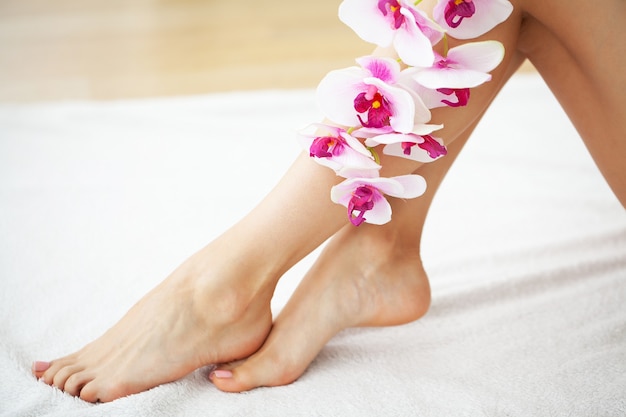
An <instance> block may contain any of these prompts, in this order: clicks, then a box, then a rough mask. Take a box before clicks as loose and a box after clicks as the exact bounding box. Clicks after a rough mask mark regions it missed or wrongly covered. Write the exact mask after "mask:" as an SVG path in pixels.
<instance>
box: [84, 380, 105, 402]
mask: <svg viewBox="0 0 626 417" xmlns="http://www.w3.org/2000/svg"><path fill="white" fill-rule="evenodd" d="M79 396H80V398H81V399H82V400H83V401H87V402H89V403H97V402H99V401H100V391H99V388H98V384H96V383H95V381H94V380H92V381H90V382H88V383H87V384H85V385H84V386H83V387H82V388H81V390H80V394H79Z"/></svg>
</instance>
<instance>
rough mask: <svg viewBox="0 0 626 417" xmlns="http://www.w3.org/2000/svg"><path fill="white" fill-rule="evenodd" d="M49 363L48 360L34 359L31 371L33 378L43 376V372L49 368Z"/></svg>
mask: <svg viewBox="0 0 626 417" xmlns="http://www.w3.org/2000/svg"><path fill="white" fill-rule="evenodd" d="M50 365H51V363H50V362H44V361H35V362H33V365H32V368H31V371H32V373H33V375H34V376H35V378H37V379H39V378H41V377H42V376H43V374H44V372H46V371H47V370H48V368H50Z"/></svg>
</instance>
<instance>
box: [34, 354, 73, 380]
mask: <svg viewBox="0 0 626 417" xmlns="http://www.w3.org/2000/svg"><path fill="white" fill-rule="evenodd" d="M73 363H74V361H73V360H72V359H70V358H63V359H56V360H54V361H52V362H50V366H49V367H48V369H46V370H45V371H43V373H40V376H39V378H40V379H41V380H42V381H44V382H45V383H46V384H48V385H52V384H53V382H54V378H55V376H56V374H57V373H58V372H59V371H60V370H61V369H63V368H66V367H67V366H70V365H72V364H73Z"/></svg>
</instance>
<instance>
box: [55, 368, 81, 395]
mask: <svg viewBox="0 0 626 417" xmlns="http://www.w3.org/2000/svg"><path fill="white" fill-rule="evenodd" d="M83 369H84V368H83V367H82V366H79V365H70V366H66V367H63V368H61V369H59V371H58V372H57V373H56V374H54V377H53V378H52V385H53V386H55V387H57V388H58V389H60V390H63V391H65V383H66V382H67V380H68V379H69V378H70V377H71V376H72V375H74V374H77V373H79V372H81V371H83Z"/></svg>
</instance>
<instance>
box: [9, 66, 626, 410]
mask: <svg viewBox="0 0 626 417" xmlns="http://www.w3.org/2000/svg"><path fill="white" fill-rule="evenodd" d="M319 118H320V116H319V114H318V112H317V111H316V109H315V106H314V103H313V92H312V91H308V90H306V91H260V92H234V93H226V94H214V95H208V96H200V97H180V98H167V99H165V98H164V99H150V100H129V101H119V102H99V103H95V102H68V103H54V102H53V103H42V104H27V105H8V104H5V105H2V106H0V286H1V287H0V288H1V292H0V294H1V295H0V297H1V298H0V320H1V321H0V345H1V348H2V349H1V352H0V372H1V374H0V416H2V417H26V416H58V417H71V416H81V417H83V416H86V417H95V416H107V417H110V416H119V417H126V416H128V417H131V416H132V417H140V416H150V417H157V416H191V417H195V416H246V417H252V416H283V415H284V416H357V415H358V416H436V417H442V416H455V417H459V416H535V415H536V416H623V415H625V414H626V308H624V306H625V303H626V213H625V210H624V209H623V208H622V206H621V205H620V204H619V202H618V201H617V199H616V198H615V197H614V196H613V194H612V193H611V191H610V189H609V188H608V187H607V185H606V184H605V182H604V180H603V178H602V176H601V175H600V173H599V171H598V170H597V168H596V167H595V166H594V164H593V162H592V160H591V158H590V157H589V156H588V154H587V152H586V150H585V148H584V146H583V144H582V142H581V140H580V138H579V137H578V135H577V134H576V132H575V131H574V129H573V128H572V127H571V124H570V123H569V121H568V120H567V118H566V116H565V115H564V113H563V112H562V110H561V109H560V107H559V106H558V104H557V103H556V101H555V100H554V99H553V97H552V96H551V94H550V92H549V90H548V89H547V88H546V87H545V85H544V84H543V82H542V81H541V80H540V79H539V78H538V77H537V76H535V75H516V76H515V77H514V78H513V79H512V80H511V82H510V83H509V85H507V86H506V87H505V89H504V90H503V92H502V93H501V94H500V96H499V97H498V98H497V99H496V102H495V103H494V105H493V106H492V108H491V109H490V110H489V112H488V113H487V115H486V116H485V118H484V120H483V121H482V122H481V124H480V126H479V127H478V128H477V130H476V132H475V134H474V137H473V138H471V139H470V141H469V143H468V145H467V146H466V149H465V150H464V151H463V153H462V154H461V156H460V157H459V159H458V161H457V162H456V163H455V165H454V166H453V168H452V170H451V172H450V174H449V175H448V177H447V179H446V180H445V182H444V183H443V185H442V187H441V190H440V192H439V194H438V195H437V197H436V199H435V202H434V205H433V208H432V210H431V214H430V215H429V219H428V222H427V227H426V230H425V235H424V240H423V245H422V246H423V258H424V262H425V266H426V269H427V271H428V273H429V275H430V278H431V283H432V289H433V305H432V308H431V310H430V312H429V313H428V314H427V315H426V316H425V317H424V318H422V319H421V320H419V321H417V322H415V323H411V324H408V325H404V326H397V327H389V328H375V329H373V328H361V329H350V330H346V331H344V332H342V333H341V334H339V335H337V336H336V337H335V338H333V339H332V340H331V341H330V343H329V344H328V345H327V346H326V347H325V348H324V349H323V350H322V352H321V353H320V355H319V356H318V357H317V359H316V360H315V361H314V362H313V364H312V365H311V366H310V368H309V369H308V370H307V372H306V373H305V374H304V375H303V376H302V377H301V378H300V379H299V380H298V381H296V382H295V383H293V384H291V385H288V386H284V387H277V388H260V389H256V390H253V391H251V392H249V393H245V394H226V393H222V392H220V391H218V390H217V389H216V388H215V387H214V386H212V384H210V383H209V382H208V381H207V378H206V370H198V371H197V372H194V373H192V374H191V375H189V376H187V377H185V378H183V379H182V380H180V381H177V382H174V383H170V384H166V385H163V386H160V387H157V388H154V389H152V390H150V391H148V392H144V393H140V394H137V395H132V396H129V397H126V398H122V399H120V400H117V401H114V402H112V403H107V404H99V405H92V404H87V403H85V402H83V401H81V400H79V399H76V398H73V397H71V396H69V395H66V394H64V393H62V392H60V391H58V390H57V389H54V388H51V387H49V386H47V385H45V384H44V383H42V382H39V381H36V380H35V379H34V378H33V377H32V376H31V375H30V364H31V361H33V360H35V359H40V360H46V359H53V358H55V357H58V356H61V355H65V354H68V353H70V352H73V351H75V350H77V349H79V348H80V347H82V346H83V345H84V344H86V343H88V342H89V341H91V340H92V339H94V338H96V337H98V336H99V335H100V334H101V333H102V332H103V331H104V330H106V329H107V328H108V327H110V326H111V325H112V324H114V323H115V322H116V321H117V320H118V319H119V318H120V317H121V315H122V314H123V313H124V312H125V311H126V310H127V309H128V308H129V307H130V306H131V305H132V304H133V303H134V302H135V301H136V300H137V299H138V298H139V297H140V296H141V295H143V294H144V293H145V292H146V291H148V290H149V289H150V288H152V287H153V286H155V285H156V284H157V283H158V282H159V281H160V280H161V279H163V278H164V277H165V276H166V275H167V274H168V273H169V272H170V271H171V270H172V269H173V268H174V267H176V266H177V265H178V264H179V263H180V262H181V261H183V260H184V259H185V258H186V257H187V256H188V255H190V254H191V253H193V252H195V251H196V250H197V249H199V248H200V247H202V246H204V245H205V244H206V243H207V242H208V241H210V240H211V239H212V238H214V237H216V236H217V235H218V234H219V233H220V232H221V231H223V230H224V229H225V228H226V227H228V226H229V225H230V224H232V223H234V222H235V221H237V220H238V219H239V218H240V217H241V216H243V214H245V213H246V212H247V211H248V210H249V209H250V208H252V207H253V206H254V205H255V204H256V203H257V202H258V200H259V199H260V198H261V197H262V196H263V195H264V194H265V193H266V192H267V191H268V190H269V189H270V188H271V187H272V186H273V185H274V183H275V182H276V181H277V180H278V178H280V176H281V175H282V174H283V172H284V171H285V170H286V168H287V167H288V165H289V164H290V162H291V160H292V159H293V158H294V157H295V155H296V154H297V153H298V151H299V149H298V147H297V144H296V141H295V138H294V131H295V130H296V129H297V128H299V127H302V126H304V125H306V124H307V123H309V122H313V121H317V120H319ZM313 255H315V254H313ZM312 260H313V257H308V258H306V259H305V260H303V261H302V262H301V263H300V264H298V265H297V266H296V267H294V268H293V269H292V270H291V271H290V272H289V273H288V274H287V275H286V276H285V277H284V278H283V280H282V281H281V283H280V285H279V288H278V289H277V292H276V296H275V298H274V300H273V308H274V310H278V309H280V307H281V306H282V305H284V303H285V302H286V300H287V299H288V297H289V294H290V292H291V291H292V289H293V288H294V287H295V286H296V285H297V283H298V280H299V278H300V277H301V276H302V275H303V274H304V272H305V271H306V269H307V267H308V266H310V264H311V262H312Z"/></svg>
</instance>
